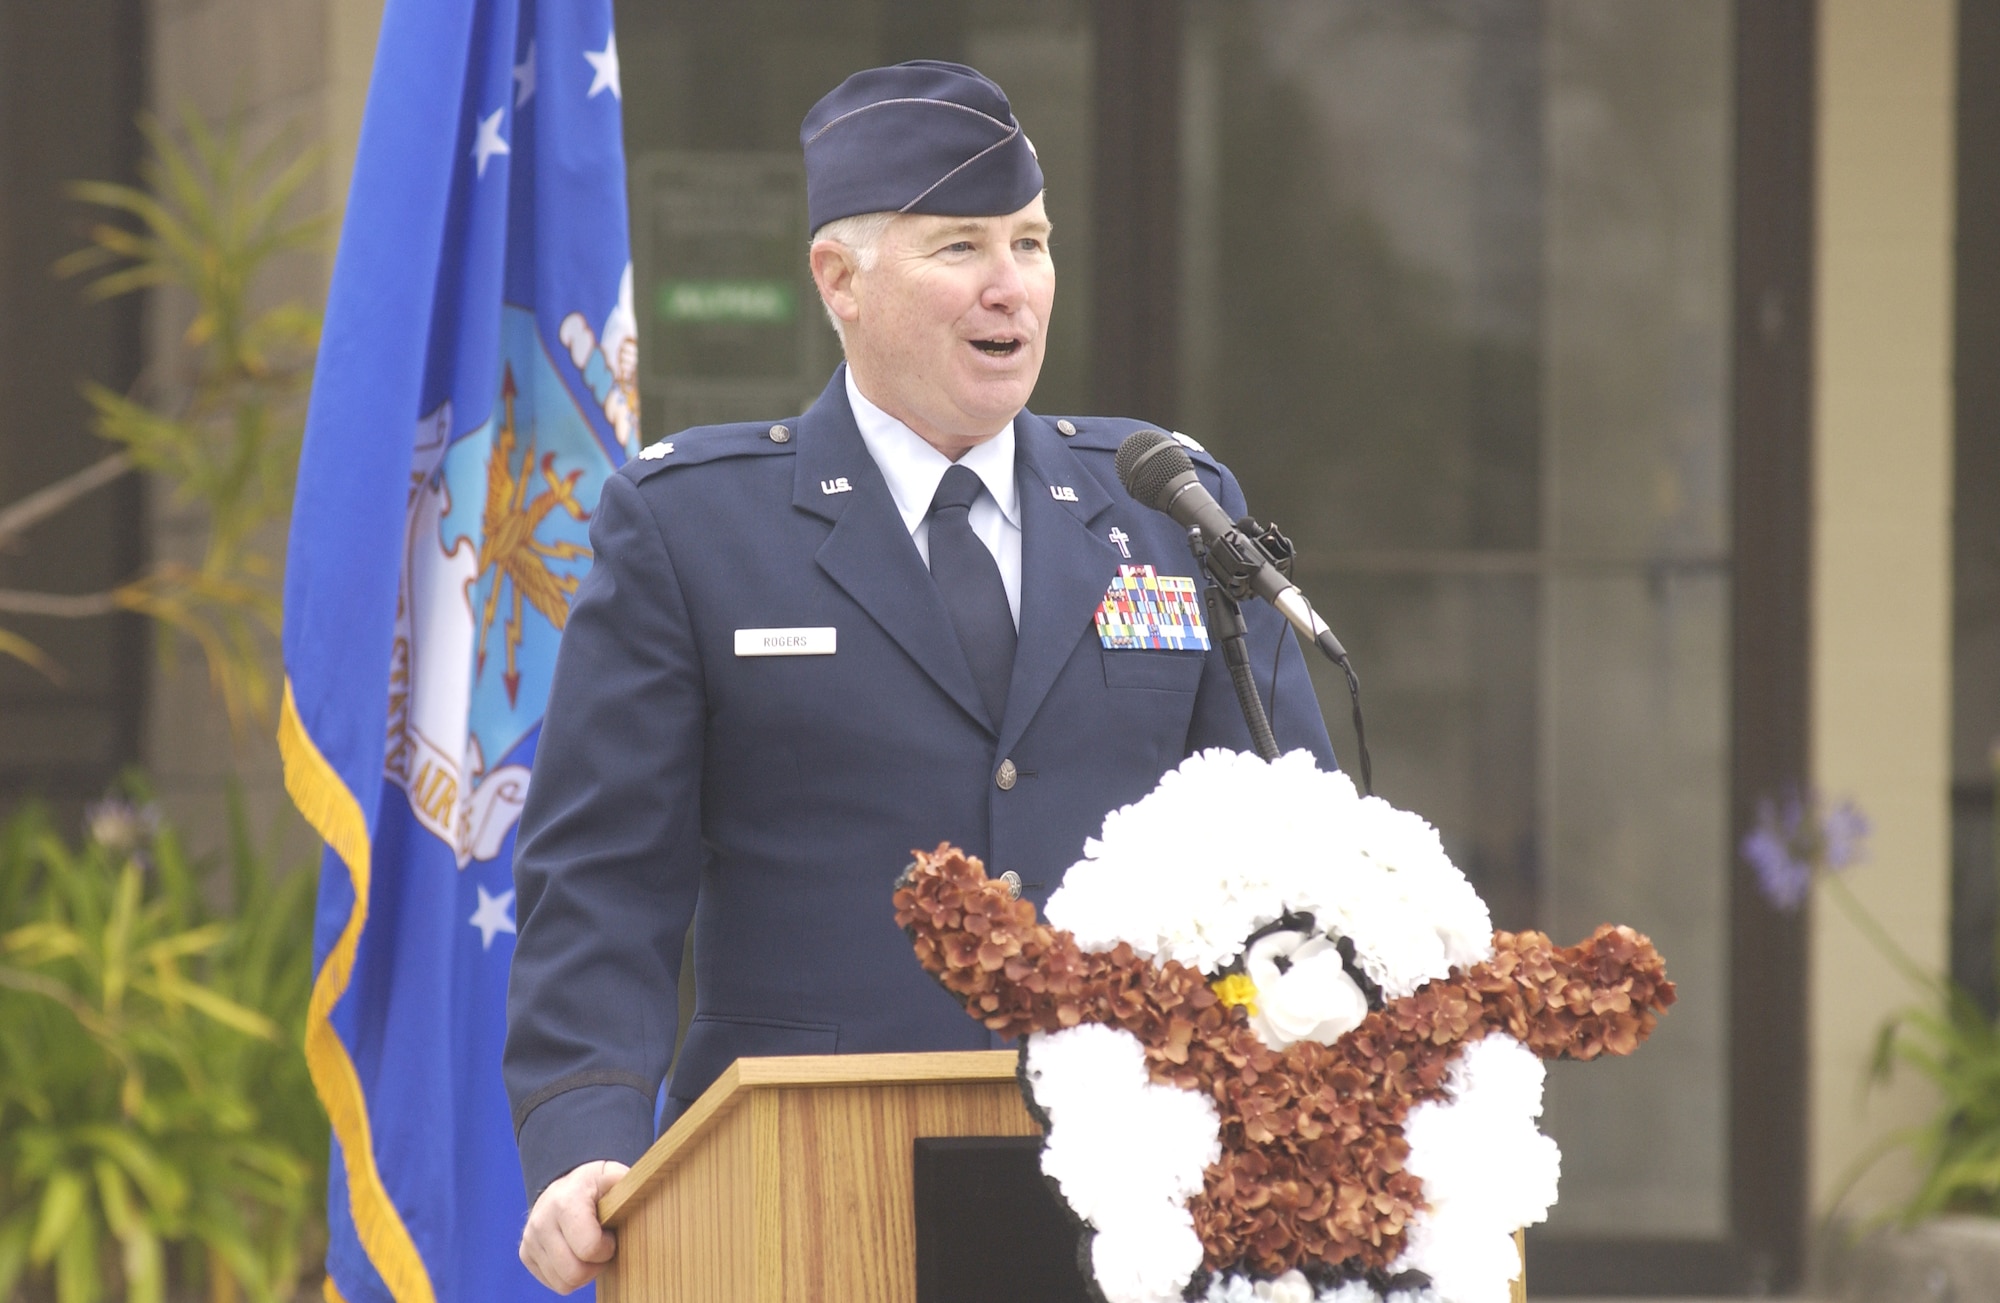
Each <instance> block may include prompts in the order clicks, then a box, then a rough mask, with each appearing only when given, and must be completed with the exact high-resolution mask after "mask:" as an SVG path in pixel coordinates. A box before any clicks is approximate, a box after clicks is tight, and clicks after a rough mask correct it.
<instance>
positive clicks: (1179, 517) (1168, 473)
mask: <svg viewBox="0 0 2000 1303" xmlns="http://www.w3.org/2000/svg"><path fill="white" fill-rule="evenodd" d="M1117 466H1118V482H1119V483H1120V484H1123V485H1124V486H1125V491H1126V492H1127V493H1129V494H1131V495H1132V496H1133V497H1134V498H1137V499H1138V500H1139V501H1140V502H1142V503H1144V504H1145V505H1146V506H1149V507H1151V508H1152V509H1153V510H1155V511H1159V512H1164V513H1165V514H1167V515H1169V516H1172V517H1173V518H1174V520H1175V521H1177V522H1178V523H1179V524H1180V526H1181V528H1183V529H1200V530H1201V533H1202V539H1203V541H1204V542H1205V543H1206V544H1207V547H1208V549H1209V558H1210V559H1209V569H1210V570H1212V571H1214V572H1215V576H1216V578H1217V579H1218V580H1221V581H1222V582H1223V583H1225V584H1227V583H1229V582H1230V581H1231V580H1232V579H1236V578H1240V579H1241V580H1243V581H1244V582H1246V583H1247V584H1248V586H1249V589H1250V591H1251V592H1253V593H1255V594H1256V595H1257V596H1259V597H1261V598H1263V599H1264V600H1265V601H1267V602H1269V603H1270V604H1271V605H1272V606H1275V607H1277V608H1278V611H1279V613H1280V614H1282V615H1283V616H1284V617H1285V618H1286V619H1287V620H1289V621H1291V624H1292V627H1293V628H1294V629H1297V630H1298V631H1299V634H1300V636H1302V637H1304V638H1305V639H1307V640H1308V641H1310V642H1312V643H1315V644H1317V645H1318V647H1319V649H1320V650H1321V651H1323V652H1325V653H1326V654H1327V656H1328V657H1329V658H1330V659H1332V660H1333V661H1335V662H1338V663H1341V664H1345V663H1346V661H1347V649H1346V648H1345V647H1342V646H1341V645H1340V639H1338V638H1336V637H1334V636H1333V630H1331V629H1329V628H1327V627H1326V621H1324V620H1322V619H1320V618H1319V616H1318V615H1317V614H1316V613H1315V612H1314V611H1313V609H1312V604H1311V603H1310V602H1308V601H1306V595H1305V594H1304V593H1302V592H1300V591H1299V589H1298V585H1296V584H1294V583H1293V582H1292V581H1291V580H1289V579H1287V578H1285V575H1284V572H1283V571H1281V570H1279V569H1278V567H1277V566H1275V565H1273V564H1272V563H1271V558H1270V557H1269V556H1267V555H1266V554H1265V552H1264V549H1263V548H1261V547H1259V546H1258V545H1257V542H1256V540H1255V539H1253V538H1251V537H1250V535H1249V534H1247V533H1245V532H1244V531H1243V529H1242V528H1241V527H1240V526H1238V525H1237V523H1236V522H1235V521H1233V520H1231V519H1230V518H1229V513H1228V512H1226V511H1224V510H1223V509H1222V504H1221V503H1219V502H1217V501H1216V500H1215V496H1214V495H1213V494H1211V493H1210V492H1209V491H1208V490H1207V488H1205V487H1203V485H1202V482H1201V480H1200V478H1199V477H1198V476H1196V474H1195V470H1194V462H1192V461H1190V460H1189V459H1188V455H1187V454H1186V453H1185V452H1183V451H1181V446H1180V445H1179V444H1178V443H1176V442H1174V440H1173V439H1172V438H1170V437H1169V436H1167V435H1164V434H1161V433H1160V432H1159V431H1158V430H1139V431H1137V432H1135V433H1133V434H1129V435H1127V436H1126V437H1125V442H1123V443H1121V444H1119V445H1118V459H1117Z"/></svg>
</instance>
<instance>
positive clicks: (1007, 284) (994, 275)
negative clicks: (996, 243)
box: [979, 249, 1028, 312]
mask: <svg viewBox="0 0 2000 1303" xmlns="http://www.w3.org/2000/svg"><path fill="white" fill-rule="evenodd" d="M1027 299H1028V283H1027V281H1026V280H1024V279H1023V278H1022V276H1021V268H1020V265H1019V264H1018V263H1016V262H1015V260H1014V253H1013V250H1012V249H1007V250H1003V251H1002V252H1001V253H1000V255H999V256H998V257H996V258H994V259H992V260H991V262H990V263H989V265H988V268H987V273H986V285H985V287H984V288H983V289H982V290H981V291H980V295H979V304H980V306H981V307H984V308H991V309H993V310H995V311H999V312H1013V311H1014V310H1015V309H1017V308H1019V307H1020V306H1021V305H1022V304H1024V303H1026V302H1027Z"/></svg>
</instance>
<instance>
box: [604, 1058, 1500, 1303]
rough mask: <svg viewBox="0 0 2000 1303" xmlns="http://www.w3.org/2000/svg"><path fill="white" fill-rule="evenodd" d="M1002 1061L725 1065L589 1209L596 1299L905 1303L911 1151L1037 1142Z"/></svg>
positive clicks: (911, 1235)
mask: <svg viewBox="0 0 2000 1303" xmlns="http://www.w3.org/2000/svg"><path fill="white" fill-rule="evenodd" d="M1015 1063H1016V1056H1015V1054H1014V1053H1013V1052H1012V1051H1010V1050H982V1051H971V1052H964V1053H948V1054H851V1055H820V1056H810V1057H798V1058H764V1059H738V1060H737V1061H736V1062H735V1063H734V1064H732V1065H731V1066H730V1068H729V1070H728V1071H727V1072H724V1073H723V1074H722V1076H721V1077H719V1078H717V1079H716V1082H715V1084H714V1085H712V1086H710V1087H709V1088H708V1090H707V1091H705V1092H704V1093H703V1094H702V1097H701V1098H700V1099H699V1100H696V1101H695V1104H694V1106H693V1107H692V1108H690V1109H689V1110H688V1111H687V1112H686V1113H684V1114H683V1115H682V1116H681V1118H680V1119H679V1120H678V1121H677V1122H675V1123H674V1125H673V1127H672V1128H671V1129H669V1130H668V1132H667V1134H665V1135H664V1136H661V1137H660V1138H659V1140H658V1141H656V1142H655V1143H654V1145H653V1147H652V1148H651V1149H649V1150H647V1151H646V1154H645V1156H644V1157H643V1158H641V1159H640V1160H639V1162H638V1164H637V1165H636V1166H634V1167H633V1169H632V1170H631V1172H630V1173H628V1174H627V1175H626V1177H625V1179H624V1180H622V1181H620V1182H619V1183H618V1184H617V1185H616V1186H615V1187H613V1189H612V1191H611V1193H609V1194H607V1195H606V1196H605V1197H604V1198H603V1200H602V1201H600V1202H599V1204H598V1208H597V1210H598V1216H599V1217H600V1218H601V1219H602V1220H603V1222H604V1224H605V1225H607V1226H610V1227H613V1228H614V1229H616V1230H617V1232H618V1256H617V1258H616V1259H615V1260H613V1262H612V1263H611V1264H610V1266H609V1267H607V1268H606V1270H605V1271H604V1273H603V1274H602V1275H601V1276H600V1277H599V1278H598V1284H597V1290H598V1298H599V1299H600V1300H602V1301H603V1303H725V1301H726V1303H916V1297H917V1286H916V1277H917V1245H916V1230H915V1226H916V1200H915V1180H914V1176H913V1168H912V1162H911V1154H912V1150H913V1147H914V1145H915V1142H916V1141H917V1140H918V1139H920V1138H924V1137H951V1136H1033V1135H1038V1134H1040V1128H1039V1127H1037V1126H1036V1125H1035V1121H1034V1119H1033V1118H1031V1117H1029V1116H1028V1110H1027V1108H1026V1107H1025V1106H1024V1105H1023V1104H1022V1102H1021V1092H1020V1087H1019V1085H1018V1084H1017V1082H1016V1079H1015V1076H1014V1068H1015ZM1517 1242H1518V1237H1517ZM1526 1297H1527V1295H1526V1290H1525V1284H1524V1282H1520V1281H1517V1282H1516V1284H1515V1289H1514V1298H1515V1299H1516V1300H1517V1301H1518V1300H1523V1299H1525V1298H1526ZM1022 1303H1032V1300H1023V1301H1022Z"/></svg>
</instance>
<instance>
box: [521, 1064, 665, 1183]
mask: <svg viewBox="0 0 2000 1303" xmlns="http://www.w3.org/2000/svg"><path fill="white" fill-rule="evenodd" d="M515 1138H516V1140H517V1141H518V1143H519V1144H520V1147H521V1175H522V1177H523V1178H524V1179H525V1180H526V1182H527V1186H528V1204H529V1206H530V1207H533V1206H534V1202H535V1200H536V1199H537V1198H538V1197H539V1196H540V1195H541V1193H542V1191H543V1190H545V1189H547V1188H548V1186H549V1183H550V1182H552V1181H554V1180H555V1179H556V1178H557V1177H560V1176H562V1175H563V1174H565V1173H567V1172H569V1171H570V1170H571V1169H573V1168H577V1167H581V1166H582V1165H583V1164H585V1163H589V1162H594V1161H596V1160H598V1159H601V1158H608V1159H611V1160H612V1161H613V1162H619V1163H624V1164H626V1165H627V1166H630V1165H631V1164H633V1163H636V1162H638V1161H639V1156H640V1155H641V1154H643V1153H645V1152H646V1150H647V1148H648V1147H649V1146H650V1145H651V1144H652V1143H653V1102H652V1101H651V1100H649V1099H647V1098H646V1097H645V1096H644V1095H643V1094H641V1093H640V1092H639V1091H637V1090H634V1089H633V1088H632V1087H630V1086H610V1085H598V1086H578V1087H577V1088H576V1089H575V1090H566V1091H563V1092H562V1093H561V1094H560V1095H554V1096H551V1097H550V1098H548V1099H546V1100H543V1101H542V1102H541V1103H540V1104H537V1105H536V1106H535V1108H534V1109H533V1111H531V1112H530V1113H529V1114H528V1116H527V1117H525V1118H523V1119H522V1120H521V1128H520V1130H519V1131H518V1132H517V1133H516V1136H515Z"/></svg>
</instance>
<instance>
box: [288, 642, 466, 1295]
mask: <svg viewBox="0 0 2000 1303" xmlns="http://www.w3.org/2000/svg"><path fill="white" fill-rule="evenodd" d="M278 753H279V755H280V757H281V758H282V759H283V761H284V767H285V790H286V791H287V792H288V793H290V794H291V798H292V804H294V805H296V806H297V807H298V809H299V813H300V814H302V815H304V816H305V819H306V822H307V823H309V824H311V825H312V826H313V830H314V831H315V832H317V833H318V834H319V835H320V837H321V839H323V840H324V841H325V842H326V844H327V845H328V846H330V847H332V848H333V852H334V854H336V855H338V856H339V857H340V858H341V861H342V862H343V863H344V864H346V866H347V879H348V882H349V883H350V884H351V885H352V887H353V889H354V908H353V909H352V910H351V911H350V912H349V913H348V916H347V923H346V925H345V926H343V927H342V928H341V930H340V939H339V940H337V941H335V942H334V944H333V948H332V949H331V950H329V951H327V955H326V962H324V963H323V964H321V965H320V969H319V973H318V975H317V976H315V977H314V979H313V989H312V1000H311V1003H310V1004H308V1006H307V1008H306V1044H305V1050H306V1066H307V1068H308V1069H309V1070H310V1071H311V1073H312V1079H313V1088H314V1090H316V1091H317V1092H318V1093H319V1098H320V1103H322V1104H324V1105H325V1106H326V1112H327V1116H328V1117H329V1118H330V1119H332V1122H333V1134H334V1135H335V1136H336V1137H337V1138H338V1139H339V1141H340V1154H341V1158H342V1160H343V1163H344V1166H345V1168H346V1176H347V1203H348V1207H349V1209H350V1210H351V1211H352V1213H353V1217H354V1230H355V1234H356V1235H357V1236H359V1238H360V1240H361V1247H362V1249H363V1250H364V1251H366V1252H367V1254H368V1260H369V1261H370V1262H372V1263H374V1264H375V1270H376V1271H377V1272H378V1273H379V1274H380V1275H381V1277H382V1283H383V1284H385V1285H387V1286H388V1287H389V1293H390V1296H391V1297H393V1298H394V1299H395V1300H396V1303H436V1299H437V1294H436V1291H435V1290H433V1289H432V1287H431V1278H430V1272H429V1271H428V1270H426V1269H425V1267H424V1260H423V1258H422V1257H421V1256H420V1255H419V1254H418V1253H417V1246H416V1242H415V1241H414V1240H412V1239H411V1238H410V1232H409V1228H408V1227H406V1226H404V1225H403V1218H402V1214H400V1213H399V1212H397V1211H396V1205H395V1203H394V1202H393V1201H392V1200H391V1199H390V1198H389V1191H388V1189H387V1188H386V1187H385V1186H384V1185H383V1184H382V1173H381V1170H380V1169H379V1168H377V1167H376V1165H375V1142H374V1137H373V1135H372V1134H371V1131H370V1128H369V1123H368V1099H367V1096H366V1094H365V1093H364V1092H363V1091H362V1089H361V1077H360V1074H359V1073H357V1072H356V1071H355V1069H354V1060H353V1059H352V1058H350V1057H348V1053H347V1046H346V1045H345V1044H343V1043H342V1042H341V1039H340V1035H339V1033H337V1032H336V1031H334V1028H333V1021H332V1017H333V1006H334V1005H335V1004H336V1003H338V1002H339V1000H340V997H341V996H342V995H343V994H345V993H346V991H347V983H348V980H349V978H351V977H352V976H353V974H354V954H355V951H356V950H357V949H358V948H359V947H360V944H361V930H362V928H363V927H365V926H366V925H367V922H368V884H369V875H370V873H371V872H372V865H371V855H370V847H369V840H368V820H367V819H366V818H365V817H364V816H363V815H362V812H361V803H360V802H359V801H357V800H356V799H355V798H354V793H352V792H351V791H349V790H348V788H347V784H346V783H344V782H342V781H341V779H340V775H339V774H337V773H335V772H334V769H333V766H332V765H330V764H328V763H327V760H326V757H325V756H324V755H322V754H321V753H320V749H319V747H318V746H316V745H315V744H314V743H313V740H312V736H311V734H309V733H307V732H306V727H305V724H304V722H303V721H301V720H300V719H299V709H298V703H297V702H296V700H294V698H293V696H292V680H291V676H290V675H287V676H286V677H285V697H284V702H283V705H282V706H281V707H280V710H279V714H278ZM325 1295H326V1298H327V1300H328V1303H341V1294H340V1290H339V1288H338V1287H336V1286H335V1285H334V1283H333V1277H332V1276H331V1275H329V1276H328V1277H327V1279H326V1286H325Z"/></svg>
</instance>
